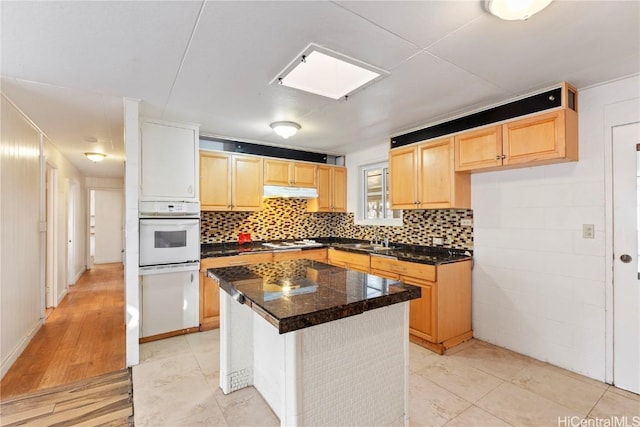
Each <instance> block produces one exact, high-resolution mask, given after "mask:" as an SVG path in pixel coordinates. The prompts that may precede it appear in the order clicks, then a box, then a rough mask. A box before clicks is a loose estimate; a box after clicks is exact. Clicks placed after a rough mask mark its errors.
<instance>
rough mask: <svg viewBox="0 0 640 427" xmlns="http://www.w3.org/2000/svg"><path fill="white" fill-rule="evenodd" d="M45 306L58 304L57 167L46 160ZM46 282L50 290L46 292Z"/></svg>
mask: <svg viewBox="0 0 640 427" xmlns="http://www.w3.org/2000/svg"><path fill="white" fill-rule="evenodd" d="M45 185H46V186H47V189H46V193H45V194H46V196H45V197H46V208H45V212H46V214H45V215H46V224H47V232H46V238H45V242H46V245H45V247H46V249H45V253H46V258H45V283H44V286H45V308H47V307H57V306H58V255H59V254H58V251H57V241H58V238H59V236H58V234H59V230H58V203H59V200H58V168H57V167H56V165H55V164H53V163H51V162H49V161H47V162H46V184H45ZM47 283H49V284H50V290H49V292H47Z"/></svg>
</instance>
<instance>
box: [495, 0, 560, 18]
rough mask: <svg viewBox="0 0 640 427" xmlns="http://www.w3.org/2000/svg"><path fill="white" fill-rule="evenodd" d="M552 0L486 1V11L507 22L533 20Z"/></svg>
mask: <svg viewBox="0 0 640 427" xmlns="http://www.w3.org/2000/svg"><path fill="white" fill-rule="evenodd" d="M551 1H552V0H484V1H483V3H484V9H485V10H486V11H487V12H489V13H490V14H492V15H494V16H497V17H498V18H500V19H504V20H507V21H516V20H525V19H529V18H531V17H532V16H533V15H535V14H536V13H538V12H540V11H541V10H542V9H544V8H545V7H547V6H549V4H550V3H551Z"/></svg>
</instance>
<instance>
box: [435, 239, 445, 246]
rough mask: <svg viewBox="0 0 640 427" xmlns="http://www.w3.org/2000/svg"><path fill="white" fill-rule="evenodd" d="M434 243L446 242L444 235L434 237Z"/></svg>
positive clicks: (441, 243)
mask: <svg viewBox="0 0 640 427" xmlns="http://www.w3.org/2000/svg"><path fill="white" fill-rule="evenodd" d="M433 244H434V245H443V244H444V239H443V238H442V237H434V238H433Z"/></svg>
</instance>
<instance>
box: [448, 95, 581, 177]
mask: <svg viewBox="0 0 640 427" xmlns="http://www.w3.org/2000/svg"><path fill="white" fill-rule="evenodd" d="M573 96H574V97H575V96H577V94H575V93H574V94H573ZM573 100H574V104H573V106H574V107H575V105H576V104H575V102H577V100H576V99H575V98H573ZM576 160H578V113H577V111H576V110H574V109H572V108H562V109H559V110H556V111H552V112H547V113H540V114H536V115H532V116H529V117H525V118H523V119H518V120H513V121H510V122H507V123H504V124H502V125H498V126H489V127H485V128H480V129H476V130H471V131H469V132H463V133H461V134H459V135H456V136H455V165H456V166H455V168H456V171H487V170H497V169H510V168H516V167H522V166H537V165H546V164H550V163H561V162H570V161H576Z"/></svg>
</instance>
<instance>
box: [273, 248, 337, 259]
mask: <svg viewBox="0 0 640 427" xmlns="http://www.w3.org/2000/svg"><path fill="white" fill-rule="evenodd" d="M288 259H311V260H314V261H320V262H327V250H326V249H324V248H323V249H308V250H306V251H297V252H274V253H273V260H274V261H285V260H288Z"/></svg>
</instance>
